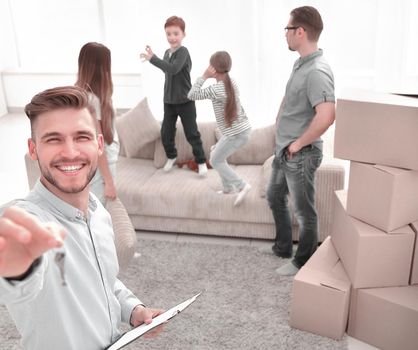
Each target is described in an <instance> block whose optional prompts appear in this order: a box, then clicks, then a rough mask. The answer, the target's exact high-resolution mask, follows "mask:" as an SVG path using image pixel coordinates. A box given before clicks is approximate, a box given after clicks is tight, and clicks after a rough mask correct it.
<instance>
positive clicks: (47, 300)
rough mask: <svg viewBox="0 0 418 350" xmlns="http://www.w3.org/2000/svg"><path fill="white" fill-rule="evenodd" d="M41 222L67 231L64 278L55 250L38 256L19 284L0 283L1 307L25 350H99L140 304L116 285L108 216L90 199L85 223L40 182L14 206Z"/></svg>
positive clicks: (15, 282) (80, 215) (78, 211)
mask: <svg viewBox="0 0 418 350" xmlns="http://www.w3.org/2000/svg"><path fill="white" fill-rule="evenodd" d="M16 205H18V206H19V207H22V208H25V209H26V210H27V211H28V212H30V213H32V214H34V215H35V216H37V217H38V218H39V219H40V220H41V221H42V222H48V221H55V222H57V223H59V224H61V225H62V226H63V227H64V228H65V229H66V230H67V237H66V239H65V241H64V247H63V249H62V248H61V249H60V251H61V250H63V251H64V252H65V268H64V278H65V281H66V286H64V285H63V283H62V282H63V280H62V276H61V273H60V269H59V267H58V264H57V263H56V262H55V261H54V259H55V255H56V253H57V250H51V251H48V252H47V253H45V254H44V255H43V256H42V259H41V262H40V264H39V265H38V266H37V267H36V268H35V269H34V271H33V273H32V274H31V275H30V276H29V277H27V278H26V279H25V280H23V281H13V282H9V281H8V280H6V279H4V278H1V277H0V303H2V304H5V305H6V306H7V308H8V310H9V313H10V315H11V316H12V318H13V320H14V322H15V324H16V327H17V329H18V331H19V333H20V334H21V336H22V345H23V347H24V348H25V349H37V350H39V349H42V350H47V349H60V350H67V349H68V350H80V349H83V350H90V349H91V350H99V349H103V348H104V347H105V346H107V345H109V343H111V342H112V341H114V340H115V339H116V338H117V337H118V336H119V335H120V332H119V326H120V323H121V321H122V322H126V323H129V321H130V316H131V312H132V310H133V308H134V307H135V306H136V305H138V304H142V303H141V301H140V300H139V299H137V298H136V297H135V296H134V295H133V294H132V292H131V291H130V290H129V289H127V288H126V287H125V285H124V284H123V283H122V282H121V281H119V280H118V279H117V274H118V271H119V265H118V262H117V255H116V249H115V245H114V235H113V229H112V222H111V218H110V215H109V213H108V212H107V211H106V210H105V209H104V207H103V206H102V205H101V204H100V202H99V201H98V200H97V198H96V197H95V196H94V195H92V194H90V198H89V207H88V219H87V220H86V219H85V218H84V216H83V213H82V212H81V211H80V210H78V209H77V208H75V207H73V206H71V205H69V204H68V203H66V202H64V201H62V200H61V199H59V198H58V197H56V196H55V195H54V194H52V193H51V192H50V191H48V190H47V189H46V188H45V187H44V186H43V185H42V183H41V182H40V181H39V180H38V182H37V184H36V185H35V187H34V189H33V190H32V191H31V192H30V194H29V195H28V196H27V197H26V199H24V200H20V201H18V202H17V203H16Z"/></svg>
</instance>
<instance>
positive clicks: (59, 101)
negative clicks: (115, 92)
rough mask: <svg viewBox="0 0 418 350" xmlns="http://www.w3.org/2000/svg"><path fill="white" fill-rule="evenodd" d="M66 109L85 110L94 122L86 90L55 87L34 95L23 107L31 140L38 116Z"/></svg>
mask: <svg viewBox="0 0 418 350" xmlns="http://www.w3.org/2000/svg"><path fill="white" fill-rule="evenodd" d="M67 108H73V109H83V108H87V109H88V110H89V111H90V114H91V115H92V119H93V121H94V122H95V113H94V109H93V107H92V106H91V105H90V104H89V96H88V93H87V91H86V90H84V89H83V88H80V87H78V86H60V87H55V88H52V89H48V90H45V91H42V92H40V93H38V94H36V95H35V96H34V97H33V98H32V100H31V102H30V103H28V104H27V105H26V106H25V113H26V115H27V116H28V118H29V120H30V125H31V134H32V138H34V125H35V122H36V120H37V118H38V116H39V115H40V114H42V113H46V112H50V111H54V110H57V109H67ZM92 112H93V113H92Z"/></svg>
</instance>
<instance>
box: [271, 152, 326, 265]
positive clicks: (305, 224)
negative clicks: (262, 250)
mask: <svg viewBox="0 0 418 350" xmlns="http://www.w3.org/2000/svg"><path fill="white" fill-rule="evenodd" d="M321 161H322V151H321V150H320V149H319V148H317V147H315V146H311V145H309V146H305V147H303V148H302V149H301V150H300V151H299V152H297V153H296V154H294V155H293V157H292V159H287V157H286V152H284V155H283V156H281V157H280V158H278V157H277V156H276V157H275V158H274V160H273V164H272V168H273V171H272V174H271V178H270V183H269V186H268V189H267V200H268V203H269V206H270V208H271V210H272V212H273V217H274V222H275V224H276V239H275V242H274V246H273V250H274V251H275V253H276V254H277V255H279V256H281V257H284V258H288V257H291V256H292V245H293V241H292V224H291V218H290V213H289V208H288V195H290V198H291V200H292V204H293V208H294V212H295V217H296V220H297V222H298V224H299V244H298V249H297V251H296V253H295V256H294V258H293V261H292V263H293V264H294V265H295V266H296V267H298V268H301V267H302V266H303V265H304V264H305V263H306V262H307V261H308V259H309V258H310V257H311V256H312V254H313V253H314V252H315V250H316V248H317V245H318V215H317V213H316V210H315V172H316V170H317V169H318V167H319V165H320V164H321Z"/></svg>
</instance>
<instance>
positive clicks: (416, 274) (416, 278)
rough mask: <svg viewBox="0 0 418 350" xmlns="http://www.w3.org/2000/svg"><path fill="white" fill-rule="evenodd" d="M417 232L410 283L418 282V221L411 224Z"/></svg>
mask: <svg viewBox="0 0 418 350" xmlns="http://www.w3.org/2000/svg"><path fill="white" fill-rule="evenodd" d="M411 227H412V229H413V230H414V232H415V249H414V254H413V257H412V268H411V278H410V280H409V284H418V221H416V222H413V223H412V224H411Z"/></svg>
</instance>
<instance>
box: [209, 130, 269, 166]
mask: <svg viewBox="0 0 418 350" xmlns="http://www.w3.org/2000/svg"><path fill="white" fill-rule="evenodd" d="M221 136H222V134H221V132H220V131H219V129H217V130H216V139H217V140H219V139H220V138H221ZM275 144H276V141H275V125H274V124H273V125H270V126H266V127H262V128H257V129H253V130H252V132H251V136H250V140H249V141H248V143H247V144H246V145H245V146H244V147H241V148H240V149H239V150H237V151H236V152H235V153H233V154H232V155H231V156H230V157H229V158H228V163H230V164H237V165H238V164H263V163H264V161H265V160H266V159H267V158H269V157H270V156H271V155H272V154H273V153H274V147H275Z"/></svg>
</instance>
